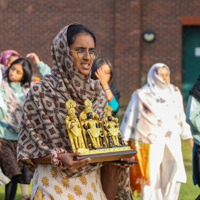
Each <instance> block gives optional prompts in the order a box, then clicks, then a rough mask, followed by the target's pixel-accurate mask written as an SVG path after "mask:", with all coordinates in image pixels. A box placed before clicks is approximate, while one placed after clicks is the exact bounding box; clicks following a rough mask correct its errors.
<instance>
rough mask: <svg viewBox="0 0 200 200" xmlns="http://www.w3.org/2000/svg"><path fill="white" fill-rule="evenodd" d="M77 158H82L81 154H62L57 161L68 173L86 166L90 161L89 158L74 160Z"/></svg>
mask: <svg viewBox="0 0 200 200" xmlns="http://www.w3.org/2000/svg"><path fill="white" fill-rule="evenodd" d="M77 156H82V154H81V153H79V152H76V153H62V154H59V156H58V159H59V160H60V161H61V162H62V164H63V167H64V168H67V169H68V170H70V171H72V170H75V169H78V168H79V167H82V166H84V165H87V164H88V163H89V162H90V161H91V159H90V158H85V159H82V160H74V158H75V157H77Z"/></svg>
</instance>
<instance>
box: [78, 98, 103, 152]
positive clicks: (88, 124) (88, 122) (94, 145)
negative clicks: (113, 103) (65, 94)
mask: <svg viewBox="0 0 200 200" xmlns="http://www.w3.org/2000/svg"><path fill="white" fill-rule="evenodd" d="M85 106H86V108H85V110H84V111H83V112H82V113H81V114H80V116H79V121H80V123H81V126H82V128H83V135H84V138H85V143H86V144H87V147H88V148H89V149H90V150H92V149H98V148H104V147H105V148H106V140H105V137H104V133H103V131H102V128H101V121H100V120H99V116H98V114H96V113H95V112H94V111H93V109H92V102H91V101H90V100H89V99H86V100H85Z"/></svg>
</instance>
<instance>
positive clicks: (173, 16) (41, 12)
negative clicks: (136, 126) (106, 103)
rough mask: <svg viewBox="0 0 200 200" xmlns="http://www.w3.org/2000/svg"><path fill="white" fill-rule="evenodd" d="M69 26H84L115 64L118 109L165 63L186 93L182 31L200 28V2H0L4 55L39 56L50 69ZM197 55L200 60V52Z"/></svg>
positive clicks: (0, 47)
mask: <svg viewBox="0 0 200 200" xmlns="http://www.w3.org/2000/svg"><path fill="white" fill-rule="evenodd" d="M71 22H79V23H82V24H84V25H86V26H88V27H89V28H91V29H92V30H93V31H94V33H95V34H96V37H97V49H98V50H99V51H101V52H102V55H104V56H106V57H107V58H109V59H110V60H111V61H112V63H113V65H114V69H115V83H116V87H117V88H118V89H119V90H120V92H121V100H120V103H121V105H126V104H127V103H128V101H129V99H130V96H131V94H132V92H133V91H134V90H135V89H137V88H139V87H140V86H141V85H142V84H144V83H145V79H146V74H147V72H148V69H149V68H150V66H151V65H152V64H154V63H156V62H164V63H166V64H167V65H168V66H169V67H170V69H171V82H172V83H173V84H175V85H178V86H179V87H180V88H181V87H182V74H183V37H182V36H183V29H184V28H183V27H184V26H192V27H193V26H195V27H199V25H200V1H199V0H184V1H183V0H176V1H174V0H84V1H83V0H76V1H71V0H56V1H55V0H48V1H42V0H32V1H31V0H26V1H22V0H15V1H11V0H0V25H1V29H0V51H3V50H6V49H15V50H17V51H18V52H19V53H20V54H21V55H22V56H25V55H26V54H27V53H30V52H36V53H37V54H38V55H39V57H40V59H41V60H43V61H44V62H46V63H47V64H48V65H49V66H52V61H51V55H50V45H51V42H52V40H53V38H54V37H55V36H56V34H57V33H58V31H59V30H60V29H61V28H62V27H64V26H66V25H67V24H69V23H71ZM147 29H152V30H153V31H154V32H155V34H156V39H155V41H154V42H152V43H147V42H145V41H144V40H143V38H142V34H143V32H144V31H145V30H147ZM189 32H190V31H189ZM195 32H197V31H195ZM199 36H200V35H199ZM199 38H200V37H199ZM198 46H200V44H198V45H197V47H198ZM195 52H196V56H197V57H198V55H199V54H198V52H199V51H198V48H196V50H195ZM186 57H187V56H186ZM34 70H35V71H34V72H35V73H36V74H37V73H38V71H37V70H36V69H34Z"/></svg>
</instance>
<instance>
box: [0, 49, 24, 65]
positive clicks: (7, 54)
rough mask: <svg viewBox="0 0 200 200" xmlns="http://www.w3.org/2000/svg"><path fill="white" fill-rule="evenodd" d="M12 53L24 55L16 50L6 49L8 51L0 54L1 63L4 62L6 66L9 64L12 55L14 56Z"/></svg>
mask: <svg viewBox="0 0 200 200" xmlns="http://www.w3.org/2000/svg"><path fill="white" fill-rule="evenodd" d="M12 55H17V56H18V57H19V58H21V57H22V56H21V55H20V54H19V53H18V52H16V51H15V50H6V51H3V52H1V55H0V64H3V65H4V66H7V65H8V61H9V59H10V56H12Z"/></svg>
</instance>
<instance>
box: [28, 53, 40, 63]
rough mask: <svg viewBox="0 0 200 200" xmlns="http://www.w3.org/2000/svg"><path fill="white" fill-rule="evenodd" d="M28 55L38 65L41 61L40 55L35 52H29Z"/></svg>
mask: <svg viewBox="0 0 200 200" xmlns="http://www.w3.org/2000/svg"><path fill="white" fill-rule="evenodd" d="M26 57H27V58H30V59H31V60H32V61H33V63H35V64H36V65H38V64H39V63H40V59H39V57H38V55H37V54H35V53H29V54H27V55H26Z"/></svg>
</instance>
